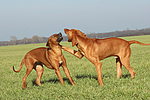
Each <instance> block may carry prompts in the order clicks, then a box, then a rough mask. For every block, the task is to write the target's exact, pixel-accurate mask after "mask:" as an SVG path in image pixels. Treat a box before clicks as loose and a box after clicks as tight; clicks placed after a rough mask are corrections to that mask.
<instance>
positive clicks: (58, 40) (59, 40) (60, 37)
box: [56, 33, 63, 42]
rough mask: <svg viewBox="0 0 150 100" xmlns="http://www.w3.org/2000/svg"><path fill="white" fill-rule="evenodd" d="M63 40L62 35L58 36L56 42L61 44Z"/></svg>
mask: <svg viewBox="0 0 150 100" xmlns="http://www.w3.org/2000/svg"><path fill="white" fill-rule="evenodd" d="M62 40H63V37H62V34H61V33H59V34H58V39H57V40H56V41H57V42H61V41H62Z"/></svg>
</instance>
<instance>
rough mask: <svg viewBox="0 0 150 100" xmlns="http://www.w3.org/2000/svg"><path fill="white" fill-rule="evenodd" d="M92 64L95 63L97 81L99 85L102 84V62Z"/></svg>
mask: <svg viewBox="0 0 150 100" xmlns="http://www.w3.org/2000/svg"><path fill="white" fill-rule="evenodd" d="M94 65H95V67H96V70H97V77H98V82H99V84H100V86H103V79H102V71H101V67H102V63H101V62H98V63H96V64H94Z"/></svg>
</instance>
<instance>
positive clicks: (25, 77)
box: [22, 69, 32, 90]
mask: <svg viewBox="0 0 150 100" xmlns="http://www.w3.org/2000/svg"><path fill="white" fill-rule="evenodd" d="M31 71H32V69H27V71H26V74H25V76H24V77H23V79H22V81H23V85H22V89H23V90H24V89H26V79H27V77H28V75H29V74H30V73H31Z"/></svg>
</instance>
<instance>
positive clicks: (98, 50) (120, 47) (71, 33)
mask: <svg viewBox="0 0 150 100" xmlns="http://www.w3.org/2000/svg"><path fill="white" fill-rule="evenodd" d="M64 31H65V33H66V34H67V36H68V42H72V46H75V45H76V47H77V48H78V51H75V50H71V49H69V48H63V49H64V50H65V51H68V52H70V53H71V54H73V55H75V56H78V58H80V59H81V58H82V57H83V55H84V56H85V57H86V58H87V59H88V60H89V61H90V62H92V63H93V64H94V65H95V67H96V70H97V76H98V82H99V84H100V86H102V85H103V80H102V72H101V66H102V63H101V62H100V60H103V59H105V58H107V57H110V56H115V57H116V66H117V77H118V78H120V77H121V75H122V74H121V69H122V65H123V66H124V67H125V68H126V69H127V70H128V71H129V72H130V74H131V77H132V78H134V77H135V71H134V70H133V69H132V68H131V66H130V62H129V59H130V55H131V49H130V45H131V44H133V43H137V44H140V45H150V44H144V43H141V42H138V41H135V40H133V41H126V40H123V39H120V38H114V37H112V38H106V39H96V38H88V37H86V35H85V34H84V33H82V32H81V31H79V30H76V29H71V30H69V29H64Z"/></svg>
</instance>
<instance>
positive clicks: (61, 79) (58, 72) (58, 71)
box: [55, 68, 64, 85]
mask: <svg viewBox="0 0 150 100" xmlns="http://www.w3.org/2000/svg"><path fill="white" fill-rule="evenodd" d="M55 73H56V75H57V77H58V78H59V81H60V83H61V84H62V85H63V84H64V81H63V78H62V77H61V74H60V70H59V68H57V69H55Z"/></svg>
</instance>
